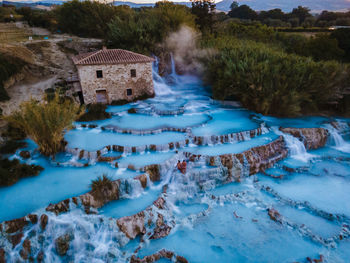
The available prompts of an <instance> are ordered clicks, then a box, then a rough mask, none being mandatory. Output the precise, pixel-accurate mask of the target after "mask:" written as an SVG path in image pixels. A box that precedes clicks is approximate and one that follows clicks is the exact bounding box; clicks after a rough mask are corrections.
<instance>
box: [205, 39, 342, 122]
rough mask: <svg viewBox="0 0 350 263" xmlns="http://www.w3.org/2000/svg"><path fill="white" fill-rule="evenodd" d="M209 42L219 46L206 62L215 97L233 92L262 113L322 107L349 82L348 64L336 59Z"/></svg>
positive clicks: (290, 113) (231, 42)
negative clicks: (315, 57) (317, 59)
mask: <svg viewBox="0 0 350 263" xmlns="http://www.w3.org/2000/svg"><path fill="white" fill-rule="evenodd" d="M207 45H211V46H213V47H216V48H217V49H218V53H217V54H216V55H215V56H214V57H211V58H209V59H208V60H207V61H206V64H207V65H208V70H207V74H206V76H207V81H208V82H209V83H210V84H211V85H212V88H213V96H214V98H216V99H222V100H224V99H228V98H231V97H234V98H237V99H239V100H240V101H241V102H242V104H243V106H244V107H246V108H248V109H251V110H254V111H256V112H260V113H262V114H267V115H279V116H296V115H300V114H302V113H308V112H317V111H319V110H323V109H326V108H327V105H328V104H330V103H334V102H338V101H339V99H340V98H342V96H343V92H344V90H345V89H346V87H347V85H348V84H349V68H348V67H347V66H345V65H342V64H339V63H337V62H334V61H329V62H315V61H313V60H312V59H311V58H305V57H301V56H297V55H291V54H287V53H284V52H283V51H281V50H280V49H278V48H273V47H270V46H268V45H266V44H263V43H257V42H254V41H244V40H238V39H235V38H224V39H217V40H215V41H213V42H211V43H210V44H209V43H207Z"/></svg>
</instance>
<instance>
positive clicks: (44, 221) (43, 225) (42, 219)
mask: <svg viewBox="0 0 350 263" xmlns="http://www.w3.org/2000/svg"><path fill="white" fill-rule="evenodd" d="M48 220H49V217H48V216H47V215H46V214H42V215H41V217H40V226H41V229H42V230H45V228H46V225H47V222H48Z"/></svg>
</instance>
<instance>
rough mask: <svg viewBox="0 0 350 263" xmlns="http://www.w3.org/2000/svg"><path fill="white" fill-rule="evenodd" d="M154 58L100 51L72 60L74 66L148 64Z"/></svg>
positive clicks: (119, 51)
mask: <svg viewBox="0 0 350 263" xmlns="http://www.w3.org/2000/svg"><path fill="white" fill-rule="evenodd" d="M152 61H154V58H152V57H149V56H146V55H143V54H140V53H136V52H133V51H129V50H125V49H102V50H97V51H94V52H91V53H85V54H81V55H78V56H76V57H74V58H73V62H74V64H75V65H94V64H117V63H148V62H152Z"/></svg>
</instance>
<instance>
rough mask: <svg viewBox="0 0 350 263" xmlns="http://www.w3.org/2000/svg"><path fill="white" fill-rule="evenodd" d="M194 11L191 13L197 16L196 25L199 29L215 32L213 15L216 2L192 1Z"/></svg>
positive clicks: (208, 0) (212, 0)
mask: <svg viewBox="0 0 350 263" xmlns="http://www.w3.org/2000/svg"><path fill="white" fill-rule="evenodd" d="M191 2H192V9H191V12H192V14H193V15H195V16H196V24H197V25H198V26H199V29H200V30H201V31H202V32H203V33H205V32H208V31H209V32H212V31H213V24H214V19H213V14H214V12H215V7H216V5H215V3H214V0H191Z"/></svg>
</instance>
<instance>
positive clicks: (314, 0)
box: [216, 0, 350, 12]
mask: <svg viewBox="0 0 350 263" xmlns="http://www.w3.org/2000/svg"><path fill="white" fill-rule="evenodd" d="M232 2H233V0H223V1H221V2H218V3H217V4H216V8H217V9H218V10H222V11H229V10H230V6H231V4H232ZM237 2H238V3H239V4H240V5H243V4H246V5H249V6H250V7H251V8H253V9H254V10H270V9H274V8H280V9H282V10H283V11H284V12H290V11H292V9H293V8H295V7H297V6H299V5H301V6H307V7H308V8H310V9H311V10H312V11H313V12H320V11H323V10H328V11H346V10H347V9H350V2H349V0H293V1H291V0H254V1H251V0H237Z"/></svg>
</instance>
